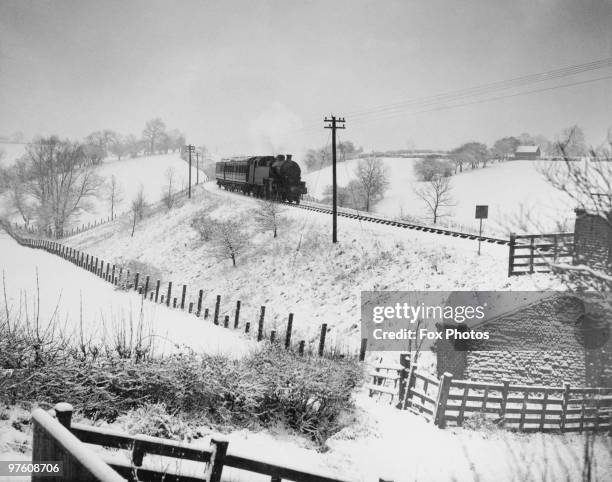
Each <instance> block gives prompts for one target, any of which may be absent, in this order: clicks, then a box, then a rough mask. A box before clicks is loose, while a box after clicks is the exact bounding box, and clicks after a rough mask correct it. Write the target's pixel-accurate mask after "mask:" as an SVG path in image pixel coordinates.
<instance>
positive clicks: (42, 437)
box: [33, 403, 346, 482]
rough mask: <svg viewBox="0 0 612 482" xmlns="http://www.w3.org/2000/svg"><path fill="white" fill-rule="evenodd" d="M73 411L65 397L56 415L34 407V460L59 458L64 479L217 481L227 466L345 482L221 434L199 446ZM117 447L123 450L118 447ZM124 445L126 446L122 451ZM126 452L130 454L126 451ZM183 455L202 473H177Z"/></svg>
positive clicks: (309, 481) (275, 479)
mask: <svg viewBox="0 0 612 482" xmlns="http://www.w3.org/2000/svg"><path fill="white" fill-rule="evenodd" d="M72 411H73V408H72V406H71V405H69V404H67V403H60V404H58V405H56V407H55V414H56V416H57V420H54V419H53V418H52V417H51V415H49V414H48V413H47V412H45V411H43V410H41V409H37V410H35V411H34V412H33V420H34V452H33V462H39V461H43V460H53V461H62V462H63V469H64V476H63V477H62V478H61V480H64V481H102V482H118V481H122V480H128V481H140V482H147V481H164V482H202V481H205V482H219V481H220V480H221V475H222V473H223V470H224V468H226V467H227V468H232V469H238V470H241V471H246V472H250V473H256V474H260V475H263V476H267V477H270V481H271V482H280V481H282V480H292V481H296V482H346V481H345V480H344V479H340V478H337V477H332V476H329V475H326V474H321V473H315V472H311V471H307V470H303V469H300V468H297V467H292V466H290V465H288V464H285V463H282V464H281V463H276V462H275V461H264V460H259V459H256V458H253V457H250V456H246V455H244V454H240V453H237V452H234V451H231V450H229V449H228V445H229V443H228V441H227V440H226V439H225V438H224V437H222V436H213V437H212V438H211V445H210V447H208V448H200V447H196V446H193V445H189V444H186V443H182V442H175V441H172V440H165V439H161V438H157V437H149V436H145V435H136V436H131V435H127V434H124V433H121V432H116V431H112V430H108V429H104V428H99V427H91V426H88V425H83V424H77V423H72ZM91 445H94V446H101V447H105V448H107V449H115V451H114V452H111V451H105V450H95V451H93V450H92V449H91V448H89V447H88V446H91ZM117 449H118V450H119V451H123V452H117ZM126 450H127V451H129V452H128V453H126V452H125V451H126ZM127 454H129V458H127V457H126V456H125V455H127ZM152 455H154V456H161V457H169V458H171V459H175V462H177V463H176V464H169V463H165V464H164V465H165V466H166V467H168V466H170V465H172V466H173V470H168V469H164V470H162V469H161V468H159V465H155V463H154V461H149V460H147V461H146V462H145V458H146V457H147V456H152ZM122 456H123V457H122ZM166 460H167V459H166ZM183 461H190V462H192V463H194V462H195V463H196V465H193V464H190V467H191V468H192V469H195V468H196V467H197V468H199V471H200V472H201V475H193V474H190V475H186V474H182V473H181V471H180V469H177V468H176V467H177V466H178V465H179V464H178V463H179V462H181V463H182V462H183ZM199 464H202V465H199ZM46 480H48V479H46ZM58 480H60V479H58Z"/></svg>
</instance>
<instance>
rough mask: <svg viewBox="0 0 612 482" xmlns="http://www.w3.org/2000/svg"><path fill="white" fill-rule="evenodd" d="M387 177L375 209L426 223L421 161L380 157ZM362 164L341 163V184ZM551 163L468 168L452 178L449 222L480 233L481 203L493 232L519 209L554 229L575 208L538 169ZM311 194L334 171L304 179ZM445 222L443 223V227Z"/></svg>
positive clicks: (502, 229)
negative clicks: (477, 214)
mask: <svg viewBox="0 0 612 482" xmlns="http://www.w3.org/2000/svg"><path fill="white" fill-rule="evenodd" d="M381 160H382V161H383V163H384V165H385V166H386V168H387V171H388V174H389V181H390V184H389V188H388V190H387V192H386V193H385V197H384V198H383V199H382V200H381V201H380V202H378V203H377V204H376V205H375V206H374V209H373V211H374V212H377V213H380V214H383V215H386V216H392V217H399V216H400V215H411V216H413V217H417V218H423V219H424V220H427V216H426V214H427V213H426V211H424V209H423V206H424V204H423V201H422V200H421V199H419V198H418V196H417V195H416V194H415V193H414V188H415V187H417V186H419V185H420V184H422V183H420V182H419V181H418V180H417V179H416V177H415V175H414V169H413V166H414V163H415V162H416V161H417V159H409V158H386V157H383V158H381ZM358 162H359V160H358V159H353V160H350V161H346V162H344V163H340V164H338V168H337V174H338V184H339V185H340V186H346V185H347V184H348V183H349V181H350V180H352V179H355V174H354V173H355V168H356V167H357V164H358ZM546 162H548V161H509V162H505V163H498V164H489V165H488V166H487V167H486V168H479V169H466V170H464V172H462V173H458V174H457V175H454V176H452V177H451V184H452V189H453V190H452V196H453V198H454V202H455V206H454V207H453V208H451V211H450V212H451V217H450V218H448V219H449V220H451V221H453V222H454V223H455V224H459V225H464V226H466V229H470V230H474V229H478V222H477V220H475V219H474V211H475V206H476V205H477V204H487V205H489V219H488V220H486V221H484V225H483V230H484V232H485V233H490V234H496V233H501V234H506V233H507V231H508V226H507V225H506V224H507V223H508V218H509V216H510V217H512V216H513V215H518V214H519V213H520V211H521V209H523V210H526V211H529V212H530V214H531V215H532V216H534V217H535V218H536V219H538V220H540V221H541V222H542V224H543V225H544V227H545V229H554V227H555V225H554V223H555V221H556V220H557V219H566V218H573V205H572V204H571V203H570V200H569V198H567V196H565V195H564V194H563V193H561V192H559V191H557V190H556V189H554V188H553V187H552V186H550V185H549V184H548V183H547V182H546V180H545V179H544V177H543V176H542V174H540V172H539V171H538V169H539V167H541V166H543V165H544V164H543V163H546ZM304 178H305V180H306V183H307V186H308V190H309V194H311V195H312V196H314V197H316V198H321V196H322V194H323V190H324V189H325V188H326V187H327V186H329V185H331V178H332V174H331V167H325V168H323V169H321V170H320V171H315V172H311V173H308V174H306V175H305V176H304ZM445 221H446V220H442V221H441V224H442V225H444V224H445Z"/></svg>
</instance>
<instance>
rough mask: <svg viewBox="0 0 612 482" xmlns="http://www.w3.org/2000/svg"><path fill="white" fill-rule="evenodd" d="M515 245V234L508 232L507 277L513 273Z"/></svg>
mask: <svg viewBox="0 0 612 482" xmlns="http://www.w3.org/2000/svg"><path fill="white" fill-rule="evenodd" d="M515 245H516V234H515V233H510V251H509V253H508V278H509V277H510V276H512V275H513V274H514V246H515Z"/></svg>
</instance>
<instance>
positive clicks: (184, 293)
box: [181, 285, 187, 310]
mask: <svg viewBox="0 0 612 482" xmlns="http://www.w3.org/2000/svg"><path fill="white" fill-rule="evenodd" d="M186 295H187V285H183V292H182V294H181V310H184V309H185V296H186Z"/></svg>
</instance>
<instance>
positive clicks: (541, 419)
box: [366, 358, 612, 435]
mask: <svg viewBox="0 0 612 482" xmlns="http://www.w3.org/2000/svg"><path fill="white" fill-rule="evenodd" d="M402 360H404V361H402ZM370 376H371V377H372V380H373V382H372V383H371V384H369V385H367V386H366V388H367V389H368V391H369V394H370V397H372V396H374V395H375V394H377V395H378V397H379V398H382V397H389V401H390V403H393V402H394V401H396V402H397V403H396V407H397V408H400V409H404V410H410V411H411V412H413V413H416V414H419V415H421V416H423V417H424V418H425V419H427V420H428V421H430V422H432V423H434V424H435V425H436V426H438V427H440V428H444V427H446V426H448V425H456V426H462V425H464V423H465V422H466V420H468V419H469V418H471V417H474V416H481V417H484V418H485V419H488V420H490V421H492V422H494V423H496V424H497V425H499V426H503V427H505V428H507V429H510V430H518V431H520V432H587V431H597V432H608V433H610V434H611V435H612V387H607V388H583V387H571V386H570V384H569V383H565V384H563V386H562V387H545V386H537V385H521V384H513V383H510V382H509V381H503V382H501V383H483V382H475V381H470V380H454V379H453V376H452V375H451V374H450V373H445V374H443V375H442V376H441V377H440V378H439V379H437V378H435V377H433V376H432V375H429V374H427V373H423V372H421V371H419V370H418V369H417V367H416V365H414V364H413V365H412V366H410V364H409V363H408V364H407V363H406V362H405V358H404V359H402V358H400V364H381V365H380V366H378V365H376V366H375V369H374V371H373V372H371V373H370ZM389 380H391V381H392V385H391V384H389V383H388V381H389Z"/></svg>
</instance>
